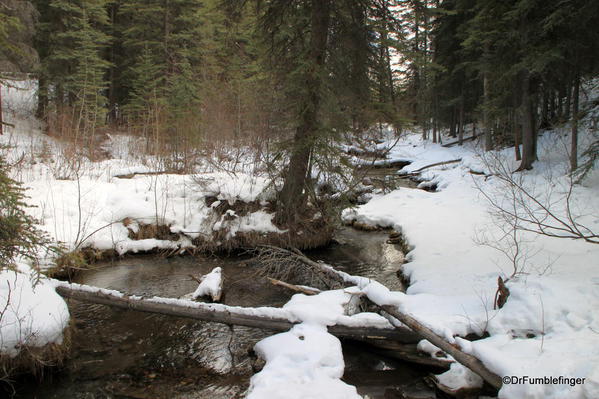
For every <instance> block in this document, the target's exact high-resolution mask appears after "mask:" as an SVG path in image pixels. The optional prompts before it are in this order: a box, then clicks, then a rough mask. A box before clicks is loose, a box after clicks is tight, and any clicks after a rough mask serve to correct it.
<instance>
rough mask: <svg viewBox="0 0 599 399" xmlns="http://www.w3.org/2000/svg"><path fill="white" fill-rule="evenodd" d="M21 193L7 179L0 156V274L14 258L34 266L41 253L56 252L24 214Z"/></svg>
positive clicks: (14, 182)
mask: <svg viewBox="0 0 599 399" xmlns="http://www.w3.org/2000/svg"><path fill="white" fill-rule="evenodd" d="M25 198H26V197H25V194H24V190H23V188H22V187H21V185H20V183H18V182H16V181H15V180H13V179H11V178H10V177H9V176H8V165H7V164H6V163H5V162H4V160H3V159H2V158H1V157H0V271H1V270H4V269H7V268H8V269H13V268H14V267H15V266H16V263H15V262H16V261H17V260H18V259H22V260H27V261H29V262H30V263H31V264H32V266H34V268H35V267H37V262H38V260H39V256H40V255H43V253H42V252H43V251H47V250H52V251H56V248H55V247H53V246H52V245H51V243H50V240H49V238H48V237H47V235H46V234H45V233H44V232H42V231H40V230H39V229H38V228H37V226H36V221H35V220H34V219H33V218H32V217H31V216H29V215H28V214H27V213H25V211H24V209H25V208H26V207H27V204H26V203H25Z"/></svg>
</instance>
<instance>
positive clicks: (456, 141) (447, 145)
mask: <svg viewBox="0 0 599 399" xmlns="http://www.w3.org/2000/svg"><path fill="white" fill-rule="evenodd" d="M478 136H480V134H475V135H473V136H470V137H464V138H463V139H462V141H461V142H462V143H463V142H464V141H470V140H474V139H475V138H477V137H478ZM459 143H460V140H455V141H450V142H449V143H446V144H443V145H441V147H446V148H447V147H451V146H454V145H456V144H459Z"/></svg>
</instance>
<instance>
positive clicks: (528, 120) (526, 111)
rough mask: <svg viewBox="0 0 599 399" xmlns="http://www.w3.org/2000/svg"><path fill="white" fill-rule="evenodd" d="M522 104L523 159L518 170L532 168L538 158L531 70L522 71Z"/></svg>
mask: <svg viewBox="0 0 599 399" xmlns="http://www.w3.org/2000/svg"><path fill="white" fill-rule="evenodd" d="M521 90H522V104H521V106H520V116H521V118H522V161H521V162H520V166H519V167H518V171H522V170H528V169H532V164H533V162H534V161H536V160H537V153H536V143H535V141H536V138H535V136H536V131H535V123H534V114H533V106H532V96H531V95H530V72H529V71H528V70H524V71H523V72H522V85H521Z"/></svg>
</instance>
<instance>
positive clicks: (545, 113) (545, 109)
mask: <svg viewBox="0 0 599 399" xmlns="http://www.w3.org/2000/svg"><path fill="white" fill-rule="evenodd" d="M548 97H549V93H548V90H547V88H543V97H542V100H541V101H542V102H543V103H542V105H541V107H542V108H541V122H540V125H539V128H541V129H548V128H549V98H548Z"/></svg>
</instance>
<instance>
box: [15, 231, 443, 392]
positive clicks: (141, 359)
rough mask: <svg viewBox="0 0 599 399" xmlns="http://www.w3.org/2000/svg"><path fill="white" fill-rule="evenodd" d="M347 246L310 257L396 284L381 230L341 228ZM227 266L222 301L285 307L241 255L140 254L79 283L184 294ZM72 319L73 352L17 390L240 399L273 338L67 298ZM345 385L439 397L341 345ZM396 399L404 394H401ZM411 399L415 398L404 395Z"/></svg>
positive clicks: (400, 369)
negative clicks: (254, 352) (262, 345)
mask: <svg viewBox="0 0 599 399" xmlns="http://www.w3.org/2000/svg"><path fill="white" fill-rule="evenodd" d="M339 238H340V241H342V242H343V244H338V245H333V246H332V247H331V248H329V249H326V250H320V251H317V252H315V253H312V254H310V255H311V256H312V257H314V258H316V259H318V258H322V259H324V260H326V261H333V260H335V261H336V263H337V264H339V265H340V266H341V267H342V268H343V269H344V270H345V271H347V272H349V273H355V274H362V275H367V276H368V277H375V278H379V279H380V280H381V281H383V282H385V283H386V284H389V285H391V286H393V284H394V283H397V284H399V281H396V279H397V277H396V274H395V272H396V271H397V269H398V267H399V264H400V259H398V258H396V256H398V254H396V253H393V251H392V248H390V247H388V246H389V244H385V241H386V239H387V235H386V234H385V233H383V232H380V233H379V232H370V233H366V232H357V231H354V230H349V229H348V230H345V231H344V232H342V233H341V235H340V237H339ZM216 266H221V267H222V268H223V271H224V273H225V275H226V278H227V280H226V283H225V285H226V294H225V298H224V303H225V304H228V305H238V306H246V307H249V306H251V307H256V306H281V305H283V304H284V303H285V302H286V301H287V300H288V299H289V297H290V296H291V295H292V294H293V293H292V292H290V291H289V290H287V289H285V288H281V287H275V286H273V285H272V284H270V283H269V282H268V281H267V280H266V279H257V278H256V277H255V276H254V271H253V270H252V269H251V268H249V267H248V266H246V260H245V259H243V258H201V259H197V258H191V257H177V258H171V259H164V258H158V257H153V256H136V257H130V258H127V259H125V260H121V261H119V262H115V263H109V264H102V265H97V268H96V269H95V270H90V271H86V272H83V273H81V274H79V275H78V276H77V278H76V280H75V282H78V283H83V284H88V285H93V286H98V287H103V288H108V289H115V290H119V291H123V292H128V293H135V294H137V295H144V296H147V297H151V296H155V295H157V296H163V297H175V298H176V297H180V296H182V295H184V294H187V293H190V292H193V290H194V289H195V287H196V286H197V283H196V282H195V281H193V280H191V279H190V278H189V277H188V275H189V274H190V273H191V274H195V275H197V274H204V273H207V272H209V271H210V270H211V269H212V268H213V267H216ZM69 308H70V310H71V313H72V315H73V319H74V326H75V328H74V334H73V337H72V341H73V343H72V345H73V348H72V356H71V359H70V360H69V361H68V362H67V364H66V367H65V368H64V369H63V370H62V371H60V372H58V373H56V374H55V375H54V376H53V377H52V378H50V379H46V381H45V382H44V383H43V384H42V385H38V384H25V383H21V384H17V389H18V391H19V392H20V394H19V395H18V396H17V397H22V398H33V397H36V398H40V399H42V398H66V397H68V398H79V397H80V398H87V397H94V398H104V397H106V398H108V397H110V398H214V399H218V398H235V397H243V396H244V392H245V390H246V389H247V387H248V384H249V379H250V378H251V376H252V375H253V374H254V370H253V367H254V366H255V361H254V359H253V358H252V356H251V355H250V352H251V349H252V347H253V345H254V344H255V343H256V342H257V341H258V340H260V339H262V338H264V337H266V336H268V335H271V334H273V332H271V331H267V330H263V329H256V328H250V327H240V326H234V327H229V326H227V325H223V324H217V323H211V322H203V321H194V320H189V319H183V318H175V317H168V316H162V315H157V314H148V313H140V312H135V311H132V310H126V309H118V308H114V307H107V306H103V305H96V304H86V303H82V302H78V301H69ZM344 356H345V360H346V372H345V377H344V379H345V380H346V381H347V382H348V383H350V384H352V385H355V386H356V387H357V388H358V391H359V392H360V393H361V394H363V395H365V394H368V395H369V397H370V398H372V399H375V398H385V397H394V396H390V395H394V394H395V395H399V392H402V393H408V394H410V395H413V397H434V396H433V393H432V392H431V390H430V389H429V388H428V387H427V386H426V385H425V384H424V383H423V382H422V377H423V376H425V375H427V374H428V373H430V369H426V368H422V367H419V366H416V365H413V364H409V363H404V362H401V361H397V360H394V359H391V358H388V357H385V356H381V355H379V354H377V353H375V351H374V350H372V348H371V347H366V346H363V345H361V344H359V343H355V342H351V341H347V342H344ZM396 397H399V396H396ZM408 397H409V396H408Z"/></svg>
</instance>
